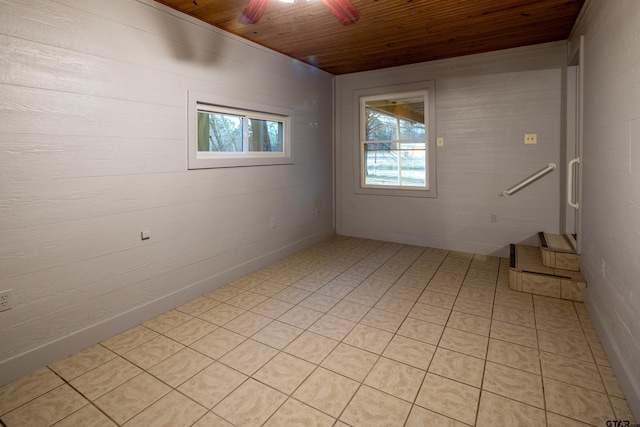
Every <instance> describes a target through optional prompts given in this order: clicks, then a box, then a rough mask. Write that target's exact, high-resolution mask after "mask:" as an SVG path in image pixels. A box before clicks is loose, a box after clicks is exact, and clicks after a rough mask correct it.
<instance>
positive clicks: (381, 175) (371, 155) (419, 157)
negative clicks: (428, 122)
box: [364, 142, 427, 187]
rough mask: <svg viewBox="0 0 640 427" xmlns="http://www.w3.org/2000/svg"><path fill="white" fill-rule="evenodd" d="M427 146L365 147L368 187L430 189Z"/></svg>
mask: <svg viewBox="0 0 640 427" xmlns="http://www.w3.org/2000/svg"><path fill="white" fill-rule="evenodd" d="M425 148H426V145H425V143H423V142H416V143H367V144H365V156H364V162H365V165H364V166H365V176H364V181H365V185H369V186H394V187H395V186H407V187H426V186H427V178H426V150H425Z"/></svg>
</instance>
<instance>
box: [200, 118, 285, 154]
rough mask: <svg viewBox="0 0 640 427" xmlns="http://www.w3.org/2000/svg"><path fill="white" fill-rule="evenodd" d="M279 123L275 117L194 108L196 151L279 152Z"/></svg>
mask: <svg viewBox="0 0 640 427" xmlns="http://www.w3.org/2000/svg"><path fill="white" fill-rule="evenodd" d="M283 126H284V123H283V122H281V121H276V120H266V119H260V118H253V117H248V116H241V115H235V114H227V113H213V112H206V111H198V151H201V152H202V151H204V152H235V153H242V152H282V151H283V149H284V147H283V141H284V136H283V130H284V129H283ZM245 140H246V144H245Z"/></svg>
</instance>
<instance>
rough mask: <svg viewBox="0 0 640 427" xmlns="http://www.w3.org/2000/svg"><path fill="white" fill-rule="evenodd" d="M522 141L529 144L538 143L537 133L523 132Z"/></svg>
mask: <svg viewBox="0 0 640 427" xmlns="http://www.w3.org/2000/svg"><path fill="white" fill-rule="evenodd" d="M524 143H525V144H527V145H529V144H531V145H533V144H537V143H538V134H537V133H525V134H524Z"/></svg>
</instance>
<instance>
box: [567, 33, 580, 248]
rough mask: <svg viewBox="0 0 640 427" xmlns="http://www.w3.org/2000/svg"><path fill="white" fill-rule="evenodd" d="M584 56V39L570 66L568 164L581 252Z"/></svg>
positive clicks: (570, 215)
mask: <svg viewBox="0 0 640 427" xmlns="http://www.w3.org/2000/svg"><path fill="white" fill-rule="evenodd" d="M583 59H584V39H583V38H582V37H581V38H580V45H579V47H578V49H577V51H576V52H574V53H573V55H572V57H571V58H570V60H569V66H568V67H567V152H566V158H567V165H566V184H567V185H566V201H567V206H566V209H565V212H566V215H565V232H566V235H567V237H568V239H569V241H570V242H571V244H572V245H573V247H574V248H575V250H576V252H577V253H580V241H581V235H580V212H581V208H582V207H581V206H580V194H581V169H582V159H581V153H582V95H583V94H582V80H583V76H582V70H583V67H582V64H583Z"/></svg>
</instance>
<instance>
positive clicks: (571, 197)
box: [567, 157, 580, 209]
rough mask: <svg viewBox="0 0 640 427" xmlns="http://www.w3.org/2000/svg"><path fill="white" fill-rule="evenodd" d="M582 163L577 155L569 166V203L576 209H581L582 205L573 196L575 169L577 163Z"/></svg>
mask: <svg viewBox="0 0 640 427" xmlns="http://www.w3.org/2000/svg"><path fill="white" fill-rule="evenodd" d="M579 164H580V157H576V158H575V159H573V160H571V161H570V162H569V166H568V168H567V169H569V170H568V171H567V203H568V204H569V206H571V207H572V208H574V209H579V208H580V205H579V204H578V202H577V201H575V199H574V198H573V197H574V196H575V191H573V170H574V168H575V166H576V165H579Z"/></svg>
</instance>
